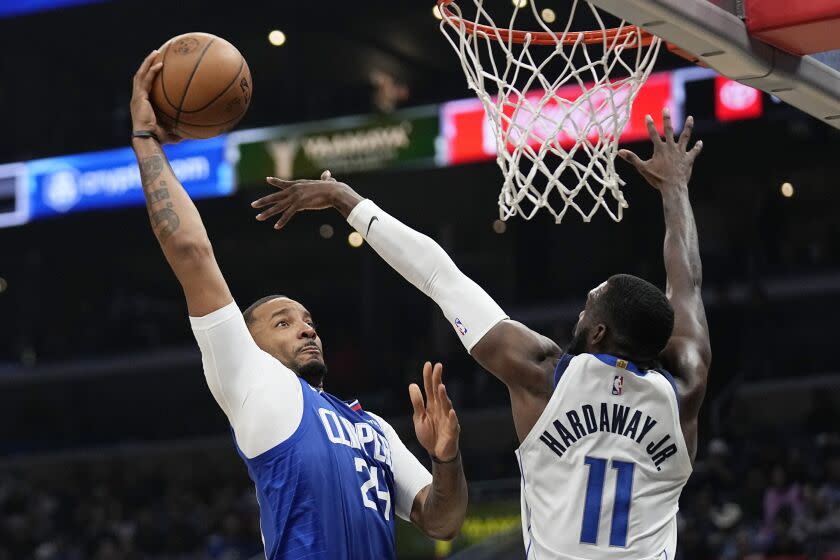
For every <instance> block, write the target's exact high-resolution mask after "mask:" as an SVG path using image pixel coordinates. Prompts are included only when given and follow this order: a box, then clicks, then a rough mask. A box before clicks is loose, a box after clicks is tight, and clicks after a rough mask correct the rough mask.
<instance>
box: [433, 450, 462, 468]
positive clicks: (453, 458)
mask: <svg viewBox="0 0 840 560" xmlns="http://www.w3.org/2000/svg"><path fill="white" fill-rule="evenodd" d="M429 457H431V458H432V461H433V462H435V463H437V464H438V465H448V464H449V463H454V462H455V461H457V460H458V459H460V458H461V450H460V449H459V450H458V453H456V454H455V456H454V457H452V458H451V459H449V460H448V461H441V460H440V459H438V458H437V457H435V456H434V455H431V454H429Z"/></svg>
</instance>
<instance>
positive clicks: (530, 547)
mask: <svg viewBox="0 0 840 560" xmlns="http://www.w3.org/2000/svg"><path fill="white" fill-rule="evenodd" d="M554 384H555V389H554V394H553V395H552V396H551V399H550V400H549V402H548V405H547V406H546V408H545V410H544V411H543V413H542V415H541V416H540V418H539V420H537V423H536V424H535V425H534V428H533V429H532V430H531V432H530V433H529V434H528V436H527V437H526V438H525V440H524V441H523V442H522V445H520V446H519V449H518V450H517V452H516V455H517V458H518V459H519V468H520V470H521V471H522V492H521V494H522V532H523V536H524V538H525V548H526V556H527V558H528V560H549V559H564V560H577V559H584V558H585V559H588V560H613V559H619V558H620V559H621V560H647V559H654V558H656V559H661V560H671V559H673V558H674V554H675V553H676V548H677V519H676V516H677V509H678V501H679V497H680V493H681V492H682V488H683V486H684V485H685V483H686V481H687V480H688V477H689V475H690V474H691V460H690V458H689V456H688V451H687V449H686V444H685V439H684V438H683V434H682V429H681V427H680V418H679V404H678V399H677V393H676V387H675V385H674V382H673V378H671V376H670V374H668V373H667V372H664V371H662V372H660V371H653V370H650V371H640V370H639V369H638V368H636V366H635V365H634V364H632V363H630V362H627V361H626V360H622V359H619V358H616V357H615V356H608V355H604V354H599V355H593V354H581V355H579V356H572V355H569V354H566V355H565V356H563V358H561V360H560V362H559V363H558V364H557V369H556V371H555V374H554Z"/></svg>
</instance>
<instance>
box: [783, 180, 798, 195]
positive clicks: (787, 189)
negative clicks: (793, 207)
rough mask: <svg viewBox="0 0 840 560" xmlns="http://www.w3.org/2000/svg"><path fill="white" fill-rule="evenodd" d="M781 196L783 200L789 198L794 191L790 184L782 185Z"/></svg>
mask: <svg viewBox="0 0 840 560" xmlns="http://www.w3.org/2000/svg"><path fill="white" fill-rule="evenodd" d="M781 190H782V196H783V197H785V198H791V197H792V196H793V195H794V194H795V193H796V191H795V190H794V188H793V185H792V184H791V183H782V189H781Z"/></svg>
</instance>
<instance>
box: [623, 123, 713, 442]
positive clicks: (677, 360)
mask: <svg viewBox="0 0 840 560" xmlns="http://www.w3.org/2000/svg"><path fill="white" fill-rule="evenodd" d="M663 117H664V118H663V120H664V123H665V140H662V139H661V138H660V137H659V133H658V132H657V131H656V129H655V128H654V126H653V120H652V119H651V118H650V117H648V121H647V122H648V129H649V130H650V134H651V140H652V141H653V145H654V153H653V157H652V158H651V159H649V160H648V161H642V160H641V159H640V158H639V157H638V156H637V155H636V154H634V153H632V152H630V151H628V150H622V151H621V152H619V155H620V156H621V157H622V158H624V159H625V160H627V161H628V162H630V163H631V164H632V165H633V166H635V167H636V169H637V170H638V171H639V173H641V174H642V176H643V177H644V178H645V179H647V181H648V183H650V184H651V185H652V186H653V187H654V188H655V189H656V190H658V191H659V192H660V194H661V195H662V207H663V210H664V213H665V248H664V256H665V272H666V274H667V287H666V295H667V296H668V299H669V300H670V302H671V305H672V306H673V308H674V332H673V334H672V336H671V339H670V340H669V341H668V345H667V346H666V347H665V350H664V351H663V352H662V360H663V362H664V363H665V365H666V366H667V367H668V368H669V369H670V370H671V371H672V372H673V373H674V375H675V376H676V377H677V382H678V387H679V391H680V416H681V423H682V426H683V433H684V434H685V436H686V443H687V445H688V446H689V453H690V454H691V457H692V459H693V458H694V455H695V454H696V452H697V418H698V416H699V413H700V406H701V405H702V404H703V399H704V397H705V395H706V381H707V378H708V374H709V366H710V364H711V361H712V349H711V344H710V342H709V326H708V324H707V322H706V311H705V308H704V307H703V299H702V297H701V295H702V294H701V287H702V283H703V269H702V265H701V263H700V246H699V242H698V237H697V225H696V224H695V222H694V212H693V211H692V209H691V202H690V200H689V196H688V182H689V179H690V178H691V172H692V168H693V166H694V160H695V159H696V158H697V156H698V155H699V154H700V151H701V150H702V149H703V143H702V142H697V144H695V146H694V147H693V148H692V149H691V150H688V144H689V141H690V139H691V131H692V129H693V127H694V119H693V118H692V117H688V119H687V120H686V123H685V128H684V129H683V131H682V134H681V135H680V138H679V140H678V141H675V140H674V130H673V127H672V125H671V116H670V114H669V113H668V111H667V110H666V111H665V112H664V115H663Z"/></svg>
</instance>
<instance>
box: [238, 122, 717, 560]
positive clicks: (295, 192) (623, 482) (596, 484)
mask: <svg viewBox="0 0 840 560" xmlns="http://www.w3.org/2000/svg"><path fill="white" fill-rule="evenodd" d="M663 121H664V125H665V138H664V139H663V138H662V137H660V135H659V134H658V132H657V131H656V128H655V126H654V123H653V119H652V118H651V117H650V116H648V118H647V125H648V129H649V132H650V136H651V140H652V142H653V146H654V153H653V156H652V157H651V159H649V160H647V161H642V160H641V159H640V158H639V157H638V156H636V155H635V154H633V153H632V152H629V151H626V150H623V151H622V152H621V153H620V155H621V157H623V158H624V159H625V160H627V161H628V162H630V163H631V164H633V165H634V166H635V167H636V169H637V170H638V171H639V172H640V173H641V174H642V175H643V176H644V177H645V179H646V180H647V181H648V182H649V183H650V185H651V186H652V187H654V188H655V189H656V190H657V191H658V192H659V193H660V194H661V197H662V204H663V209H664V214H665V240H664V261H665V270H666V273H667V283H668V285H667V290H666V292H667V293H663V292H662V291H661V290H660V289H659V288H657V287H656V286H653V285H652V284H650V283H649V282H646V281H644V280H642V279H641V278H636V277H634V276H630V275H625V274H619V275H615V276H612V277H610V278H609V279H608V280H607V281H605V282H603V283H602V284H600V285H599V286H597V287H596V288H594V289H593V290H591V291H590V292H589V294H588V297H587V300H586V304H585V307H584V309H583V311H581V313H580V319H579V320H578V323H577V325H576V327H575V331H574V339H573V341H572V343H571V345H570V347H569V348H568V349H567V352H566V353H565V354H564V352H563V350H561V348H560V346H559V345H557V344H556V343H555V342H554V341H552V340H551V339H549V338H547V337H545V336H542V335H540V334H539V333H536V332H534V331H533V330H531V329H529V328H528V327H526V326H525V325H523V324H521V323H518V322H515V321H511V320H509V319H508V317H507V314H506V313H505V312H504V311H503V310H502V308H501V307H499V305H498V304H496V302H494V301H493V299H492V298H490V296H489V295H488V294H487V293H486V292H484V290H482V289H481V288H480V287H479V286H478V285H477V284H476V283H475V282H473V281H472V280H471V279H470V278H468V277H467V276H466V275H464V274H463V273H462V272H461V271H460V270H458V267H457V266H455V264H454V263H453V262H452V259H450V258H449V256H448V255H447V254H446V252H445V251H444V250H443V249H442V248H441V247H440V246H438V245H437V244H436V243H435V242H434V241H433V240H431V239H430V238H428V237H426V236H425V235H422V234H420V233H418V232H416V231H414V230H412V229H411V228H409V227H408V226H406V225H405V224H403V223H401V222H400V221H399V220H397V219H396V218H394V217H393V216H390V215H389V214H388V213H387V212H385V211H383V210H382V209H381V208H379V207H378V206H377V205H376V204H375V203H374V202H373V201H371V200H369V199H368V200H365V199H363V198H362V197H361V196H359V195H358V194H357V193H355V192H354V191H353V190H352V189H351V188H350V187H349V186H347V185H344V184H342V183H337V182H335V181H333V180H321V181H305V182H300V181H281V180H277V179H270V180H269V183H270V184H272V185H274V186H275V187H277V188H278V189H279V192H277V193H272V194H270V195H267V196H265V197H263V198H261V199H260V200H257V201H255V202H254V203H253V206H254V207H256V208H260V209H261V211H260V214H259V215H258V219H263V220H264V219H268V218H272V217H274V216H279V219H278V221H277V223H276V224H275V226H276V227H283V226H284V225H285V224H286V223H288V221H289V219H291V217H292V216H293V215H294V214H295V213H297V212H299V211H303V210H315V209H322V208H330V207H332V208H335V209H337V210H338V211H339V212H340V213H341V214H342V215H343V216H344V217H345V218H346V219H347V221H348V223H349V224H350V225H351V226H353V227H354V228H355V229H356V230H357V231H358V232H359V233H361V234H362V236H363V237H364V238H365V239H366V240H367V242H368V244H369V245H370V246H371V247H372V248H373V249H374V250H375V251H376V252H377V253H378V254H379V255H380V256H381V257H382V258H383V259H384V260H385V261H386V262H387V263H388V264H389V265H391V266H392V267H393V268H394V269H395V270H396V271H397V272H399V273H400V274H401V275H402V276H403V277H404V278H405V279H406V280H408V281H409V282H410V283H411V284H413V285H414V286H416V287H417V288H418V289H420V290H421V291H422V292H423V293H424V294H426V295H427V296H429V297H430V298H431V299H432V300H434V301H435V303H437V304H438V305H439V306H440V308H441V310H442V311H443V313H444V315H445V316H446V318H447V319H448V320H449V322H450V324H451V325H452V326H453V328H454V329H455V331H456V332H457V333H458V335H459V336H460V338H461V342H462V343H463V344H464V346H465V347H466V349H467V351H468V352H469V353H470V354H471V355H472V356H473V357H474V358H475V359H476V361H477V362H479V363H480V364H481V365H482V366H483V367H484V368H486V369H487V370H488V371H489V372H491V373H492V374H493V375H495V376H496V377H498V378H499V379H500V380H501V381H503V382H504V383H505V384H506V385H507V388H508V391H509V394H510V400H511V409H512V412H513V420H514V425H515V428H516V432H517V435H518V436H519V440H520V446H519V448H518V449H517V459H518V462H519V466H520V470H521V472H522V479H521V480H522V524H523V536H524V537H525V546H526V555H527V557H528V558H529V559H531V558H552V559H566V560H580V559H582V558H588V559H590V560H618V559H621V560H631V559H642V558H644V559H648V560H650V559H652V558H674V554H675V550H676V540H677V516H676V514H677V509H678V499H679V495H680V492H681V490H682V488H683V486H684V484H685V482H686V481H687V479H688V477H689V475H690V473H691V469H692V463H693V460H694V455H695V453H696V449H697V424H698V415H699V411H700V405H701V404H702V402H703V398H704V395H705V391H706V380H707V376H708V371H709V366H710V363H711V346H710V341H709V330H708V325H707V322H706V314H705V310H704V307H703V300H702V298H701V292H700V286H701V283H702V267H701V263H700V252H699V245H698V236H697V228H696V226H695V223H694V216H693V213H692V210H691V203H690V201H689V197H688V183H689V179H690V177H691V173H692V169H693V165H694V161H695V159H696V157H697V155H698V154H699V153H700V151H701V149H702V143H700V142H698V143H697V144H695V145H694V147H691V146H690V145H689V141H690V137H691V130H692V128H693V119H692V118H691V117H689V118H688V120H687V121H686V124H685V128H684V129H683V132H682V134H681V135H680V137H679V138H676V137H675V135H674V130H673V127H672V125H671V117H670V114H669V113H668V112H667V111H666V112H664V114H663ZM328 179H329V178H328ZM577 266H579V263H569V266H568V267H567V269H568V273H569V274H573V273H574V270H575V267H577ZM660 364H664V366H665V367H666V368H667V369H668V370H670V372H671V373H673V374H674V377H676V382H674V379H673V378H672V377H671V374H670V373H668V371H666V370H664V369H662V367H661V366H660Z"/></svg>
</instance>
